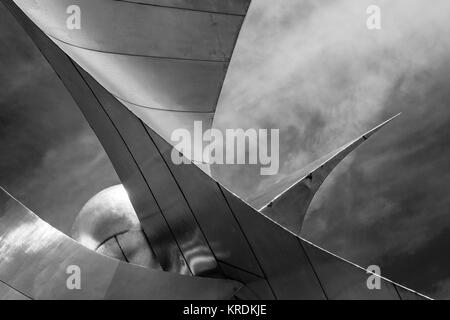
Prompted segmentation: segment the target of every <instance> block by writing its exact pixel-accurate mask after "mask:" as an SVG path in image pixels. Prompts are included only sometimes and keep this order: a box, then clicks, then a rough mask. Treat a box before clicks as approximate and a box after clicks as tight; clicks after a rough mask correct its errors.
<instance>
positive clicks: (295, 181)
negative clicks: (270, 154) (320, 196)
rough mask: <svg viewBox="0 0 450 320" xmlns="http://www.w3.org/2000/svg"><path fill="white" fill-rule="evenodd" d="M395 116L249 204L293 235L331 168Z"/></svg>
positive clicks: (270, 188)
mask: <svg viewBox="0 0 450 320" xmlns="http://www.w3.org/2000/svg"><path fill="white" fill-rule="evenodd" d="M397 116H398V115H397ZM397 116H395V117H393V118H391V119H389V120H387V121H385V122H383V123H382V124H380V125H379V126H377V127H375V128H374V129H372V130H370V131H369V132H367V133H365V134H364V135H362V136H360V137H359V138H357V139H355V140H353V141H352V142H350V143H347V144H346V145H344V146H342V147H340V148H339V149H337V150H335V151H333V152H331V153H330V154H328V155H326V156H324V157H322V158H320V159H318V160H316V161H314V162H313V163H311V164H310V165H309V166H307V167H305V168H304V169H302V170H300V171H298V172H296V173H294V174H291V175H289V176H288V177H286V178H285V179H283V180H281V181H279V182H278V183H276V184H274V185H271V186H270V187H269V188H268V189H267V190H265V191H264V193H263V194H262V195H259V196H257V197H255V198H254V199H251V200H249V203H250V204H251V205H252V206H253V207H254V208H261V209H260V210H259V211H260V212H261V213H263V214H265V215H267V216H268V217H270V218H271V219H273V220H275V221H276V222H277V223H279V224H281V225H282V226H283V227H285V228H286V229H288V230H290V231H292V232H294V233H295V234H300V231H301V228H302V225H303V221H304V219H305V215H306V212H307V210H308V207H309V205H310V204H311V201H312V199H313V198H314V195H315V194H316V192H317V191H318V190H319V188H320V186H321V185H322V183H323V182H324V181H325V179H326V178H327V177H328V176H329V174H330V173H331V172H332V171H333V169H334V168H336V166H337V165H338V164H339V163H340V162H341V161H342V160H344V158H345V157H346V156H347V155H349V154H350V153H351V152H352V151H354V150H355V149H356V148H358V147H359V146H360V145H361V144H362V143H363V142H365V141H366V140H367V139H368V138H370V137H371V136H372V135H373V134H375V133H376V132H377V131H378V130H380V129H381V128H382V127H384V126H385V125H387V124H388V123H389V122H390V121H392V120H393V119H394V118H396V117H397Z"/></svg>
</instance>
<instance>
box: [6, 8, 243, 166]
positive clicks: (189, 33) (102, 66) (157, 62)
mask: <svg viewBox="0 0 450 320" xmlns="http://www.w3.org/2000/svg"><path fill="white" fill-rule="evenodd" d="M15 3H16V4H17V5H18V6H19V7H20V8H21V9H22V10H23V11H24V12H25V13H26V15H28V17H29V18H30V19H31V20H32V21H34V23H36V25H37V26H38V27H39V28H40V29H41V30H43V32H44V33H46V34H47V35H48V36H50V37H51V38H52V40H53V41H54V42H55V43H57V44H58V45H59V46H60V48H61V49H62V50H63V51H64V52H66V53H67V54H68V55H69V56H70V57H71V58H72V59H73V60H74V61H75V62H77V63H78V64H79V65H80V66H82V67H83V68H84V69H85V70H86V71H87V72H88V73H89V74H91V75H92V76H93V77H94V78H95V79H96V80H97V81H98V82H99V83H100V84H101V85H102V86H104V87H105V88H106V89H108V90H109V91H110V92H112V93H113V95H115V96H116V97H118V98H120V99H121V100H122V101H125V102H127V103H129V104H131V105H134V106H143V107H146V108H155V109H165V110H173V111H176V112H171V113H170V114H169V112H167V113H166V114H165V115H164V117H163V119H166V120H165V121H164V123H168V124H170V125H168V126H162V125H161V124H159V125H157V126H155V127H153V126H154V125H155V122H156V123H159V122H160V120H161V118H153V115H152V112H147V111H144V110H140V111H139V112H136V114H138V116H139V117H141V119H143V120H144V122H146V124H147V125H149V126H150V127H151V128H153V129H154V130H155V131H156V132H157V133H158V134H159V135H161V136H162V137H164V139H166V141H168V142H169V143H171V140H170V139H168V137H169V138H170V135H171V133H172V131H173V129H174V128H186V127H192V126H193V122H191V123H189V122H187V120H191V119H190V118H189V117H186V116H185V115H184V114H183V112H208V113H211V114H208V115H205V116H204V117H203V118H205V117H208V121H206V122H204V123H203V129H204V130H207V129H209V128H210V126H211V125H212V121H209V117H211V118H212V116H213V115H214V112H215V110H216V107H217V101H218V99H219V95H220V92H221V88H222V85H223V82H224V79H225V75H226V72H227V68H228V63H229V61H230V59H231V56H232V53H233V50H234V47H235V44H236V40H237V37H238V34H239V31H240V29H241V26H242V23H243V21H244V17H245V13H246V12H244V14H243V15H240V14H239V15H236V14H228V13H227V14H222V13H214V12H209V11H205V10H200V11H199V10H196V9H188V8H191V7H195V8H216V9H217V10H220V8H223V9H225V10H228V9H231V10H238V11H242V10H244V11H246V9H247V8H248V4H249V1H245V0H244V1H237V0H234V1H222V2H221V3H220V5H219V2H218V1H201V2H198V3H196V4H194V2H191V1H176V2H172V5H174V6H177V4H178V5H180V6H181V7H183V8H184V9H180V8H176V7H172V6H171V4H170V3H169V4H167V5H161V4H158V5H156V4H153V5H145V4H142V3H136V2H132V1H110V0H96V1H92V0H76V1H73V0H15ZM71 5H78V6H79V7H80V9H81V28H80V29H74V30H69V28H67V19H68V17H69V14H68V13H67V12H66V10H67V8H68V7H69V6H71ZM124 83H126V85H124ZM127 106H128V105H127ZM179 111H183V112H179ZM167 119H170V120H167ZM196 120H197V119H196ZM180 125H181V126H180ZM179 151H181V150H179ZM195 154H196V153H194V155H195ZM186 156H188V157H189V155H186ZM190 159H192V160H193V161H194V162H196V163H202V162H203V161H202V160H203V159H201V158H190ZM205 171H206V172H208V170H205Z"/></svg>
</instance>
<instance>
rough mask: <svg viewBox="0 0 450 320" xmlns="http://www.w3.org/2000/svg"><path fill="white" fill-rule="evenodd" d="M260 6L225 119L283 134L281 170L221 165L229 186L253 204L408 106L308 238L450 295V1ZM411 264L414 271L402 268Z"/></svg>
mask: <svg viewBox="0 0 450 320" xmlns="http://www.w3.org/2000/svg"><path fill="white" fill-rule="evenodd" d="M372 4H376V5H379V6H380V7H381V10H382V30H380V31H368V30H367V28H366V25H365V24H366V18H367V14H366V8H367V7H368V6H369V5H372ZM252 6H253V7H252V10H253V11H252V12H251V13H250V16H249V17H248V20H247V22H246V26H245V29H244V30H243V32H242V34H241V39H240V42H239V44H238V47H237V49H236V51H235V56H234V58H233V59H234V60H233V62H232V65H231V68H230V73H229V76H228V78H227V81H226V84H225V86H224V92H223V96H222V99H221V101H220V105H219V114H218V116H217V117H216V121H215V124H216V126H218V127H220V128H227V127H243V128H250V127H255V126H256V127H262V128H280V157H281V159H280V173H279V175H277V176H275V177H260V176H259V175H258V171H257V170H255V169H254V168H250V169H249V168H248V167H245V166H231V167H228V168H219V170H218V173H219V179H220V180H221V181H222V182H224V183H225V184H226V185H227V186H229V187H230V188H231V189H233V190H234V191H235V192H236V193H238V194H242V195H244V196H245V197H248V196H251V195H252V194H255V193H257V192H258V191H259V190H262V189H265V188H267V187H270V185H271V183H272V182H273V181H274V180H276V179H278V178H280V177H283V176H286V175H289V173H291V172H294V171H296V170H298V169H299V168H301V167H303V166H305V165H307V164H308V163H310V162H312V161H313V160H315V159H317V158H318V157H320V156H321V155H324V154H326V153H328V152H329V151H331V150H333V149H336V148H337V147H339V146H341V145H343V144H344V143H346V142H348V141H349V140H351V139H352V138H354V137H356V136H358V135H360V134H362V133H363V132H365V131H367V130H369V129H370V128H372V127H373V126H375V125H376V124H378V123H380V122H382V121H383V120H385V119H387V118H388V117H390V116H392V115H394V114H396V113H398V112H402V113H403V114H402V116H401V117H400V118H398V119H396V120H395V121H394V122H393V123H392V124H390V125H389V126H388V127H387V128H385V129H383V130H382V131H381V132H379V133H377V135H375V136H374V137H373V138H371V139H370V140H369V141H368V142H367V143H366V144H365V145H364V146H363V147H362V148H361V149H359V150H358V151H357V152H356V153H354V154H353V155H352V156H350V157H349V158H347V160H346V161H345V162H344V163H342V164H341V165H340V166H339V168H338V169H337V170H336V172H335V173H333V175H332V176H330V177H329V179H328V180H327V181H326V183H325V184H324V186H323V189H322V190H321V191H320V192H319V194H318V195H317V197H316V199H315V200H314V201H313V204H312V207H311V209H310V211H309V214H308V219H307V220H306V223H305V225H304V230H303V234H304V236H305V237H306V238H308V239H311V240H313V241H314V242H315V243H317V244H319V245H322V246H324V247H325V248H327V249H330V250H331V251H334V252H336V253H338V254H340V255H342V256H343V257H346V258H349V259H350V260H353V261H355V262H358V263H360V264H362V265H364V266H367V265H369V264H373V263H375V264H379V265H381V266H382V271H383V272H384V273H385V275H392V276H393V278H394V279H395V280H397V279H399V280H401V281H403V282H404V283H405V284H409V285H411V286H412V287H413V288H414V289H417V290H424V291H426V292H427V293H429V294H433V296H436V297H441V298H442V297H445V294H446V293H445V292H448V291H450V290H448V288H447V287H446V286H448V283H450V280H447V278H449V277H450V272H448V271H445V270H449V267H450V259H445V255H444V256H442V254H441V257H440V258H438V257H439V254H438V253H439V252H445V251H448V250H449V248H448V247H449V245H448V241H445V238H446V237H447V234H446V232H447V230H448V229H449V226H450V216H449V213H448V212H449V208H450V201H449V200H448V195H447V193H448V190H450V179H449V178H450V165H449V160H448V159H449V157H450V153H449V152H450V151H449V141H450V129H449V128H450V126H449V121H450V120H449V119H450V108H449V107H450V105H449V104H450V96H449V93H448V92H450V91H449V86H450V77H449V76H448V75H449V74H450V73H449V71H450V69H449V67H448V66H449V62H450V59H449V58H448V57H449V56H450V39H449V37H448V30H449V27H450V21H449V20H448V17H447V14H446V13H448V12H449V11H450V3H449V2H448V1H434V2H433V3H432V4H430V3H429V2H427V1H423V0H414V1H410V0H396V1H361V0H358V1H351V0H342V1H338V0H336V1H298V0H286V1H282V2H273V1H268V0H267V1H266V0H260V1H254V2H253V4H252ZM236 115H239V117H236ZM440 240H442V241H440ZM430 252H431V253H430ZM424 257H429V258H430V259H431V258H433V259H432V261H430V260H428V259H426V258H424ZM397 259H398V260H397ZM408 264H414V267H413V268H411V270H407V268H405V269H402V267H405V266H407V265H408ZM421 270H423V271H421ZM432 270H439V271H438V272H436V273H433V272H432ZM399 274H402V276H399ZM422 276H425V278H423V279H422V280H421V281H417V278H418V277H422ZM447 297H449V296H447ZM449 298H450V297H449Z"/></svg>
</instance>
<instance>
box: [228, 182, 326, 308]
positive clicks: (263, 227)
mask: <svg viewBox="0 0 450 320" xmlns="http://www.w3.org/2000/svg"><path fill="white" fill-rule="evenodd" d="M222 190H223V192H224V195H225V196H226V198H227V200H228V202H229V204H230V207H231V210H232V211H233V214H234V215H235V217H236V220H237V221H238V223H239V225H240V227H241V230H242V232H243V233H244V234H245V235H246V238H247V241H248V243H249V245H250V246H251V248H252V252H253V255H254V257H255V259H256V260H257V261H258V263H259V265H260V267H261V269H262V270H263V272H264V277H265V278H266V279H267V281H268V283H269V285H270V288H271V290H272V292H273V295H274V297H275V298H276V299H300V300H310V299H314V300H316V299H319V300H322V299H325V298H326V297H325V295H324V293H323V290H322V288H321V287H320V283H319V282H318V280H317V278H316V276H315V274H314V271H313V269H312V268H311V265H310V264H309V261H308V257H307V256H306V254H305V252H304V250H303V248H302V243H301V242H300V239H299V238H298V237H296V236H294V235H293V234H291V233H289V232H288V231H286V230H284V229H283V228H281V227H280V226H278V225H276V224H275V223H274V222H273V221H271V220H269V219H268V218H266V217H264V216H263V215H262V214H260V213H259V212H257V211H255V210H254V209H253V208H251V207H250V206H248V205H247V204H245V203H244V202H243V201H241V200H240V199H239V198H237V197H236V196H234V195H233V194H232V193H231V192H229V191H228V190H226V189H225V188H222Z"/></svg>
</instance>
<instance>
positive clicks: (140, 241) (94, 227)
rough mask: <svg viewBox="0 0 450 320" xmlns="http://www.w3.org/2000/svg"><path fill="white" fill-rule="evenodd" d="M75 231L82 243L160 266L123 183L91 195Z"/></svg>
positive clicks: (131, 260) (136, 261)
mask: <svg viewBox="0 0 450 320" xmlns="http://www.w3.org/2000/svg"><path fill="white" fill-rule="evenodd" d="M72 233H73V238H74V239H75V240H77V241H78V242H79V243H81V244H82V245H84V246H85V247H87V248H89V249H91V250H95V251H97V252H99V253H101V254H104V255H107V256H109V257H113V258H116V259H119V260H123V261H126V262H129V263H133V264H136V265H140V266H144V267H149V268H156V269H160V268H161V266H160V264H159V262H158V261H157V259H156V257H155V254H154V252H153V250H152V248H151V247H150V244H149V243H148V241H147V239H146V238H145V234H144V232H143V231H142V228H141V224H140V222H139V219H138V217H137V215H136V212H135V211H134V208H133V206H132V204H131V202H130V199H129V197H128V194H127V192H126V191H125V188H124V187H123V186H122V185H118V186H114V187H110V188H107V189H105V190H103V191H101V192H100V193H98V194H97V195H95V196H94V197H93V198H91V199H90V200H89V201H88V202H87V203H86V204H85V205H84V207H83V208H82V209H81V211H80V213H79V214H78V216H77V218H76V220H75V223H74V226H73V228H72Z"/></svg>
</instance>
